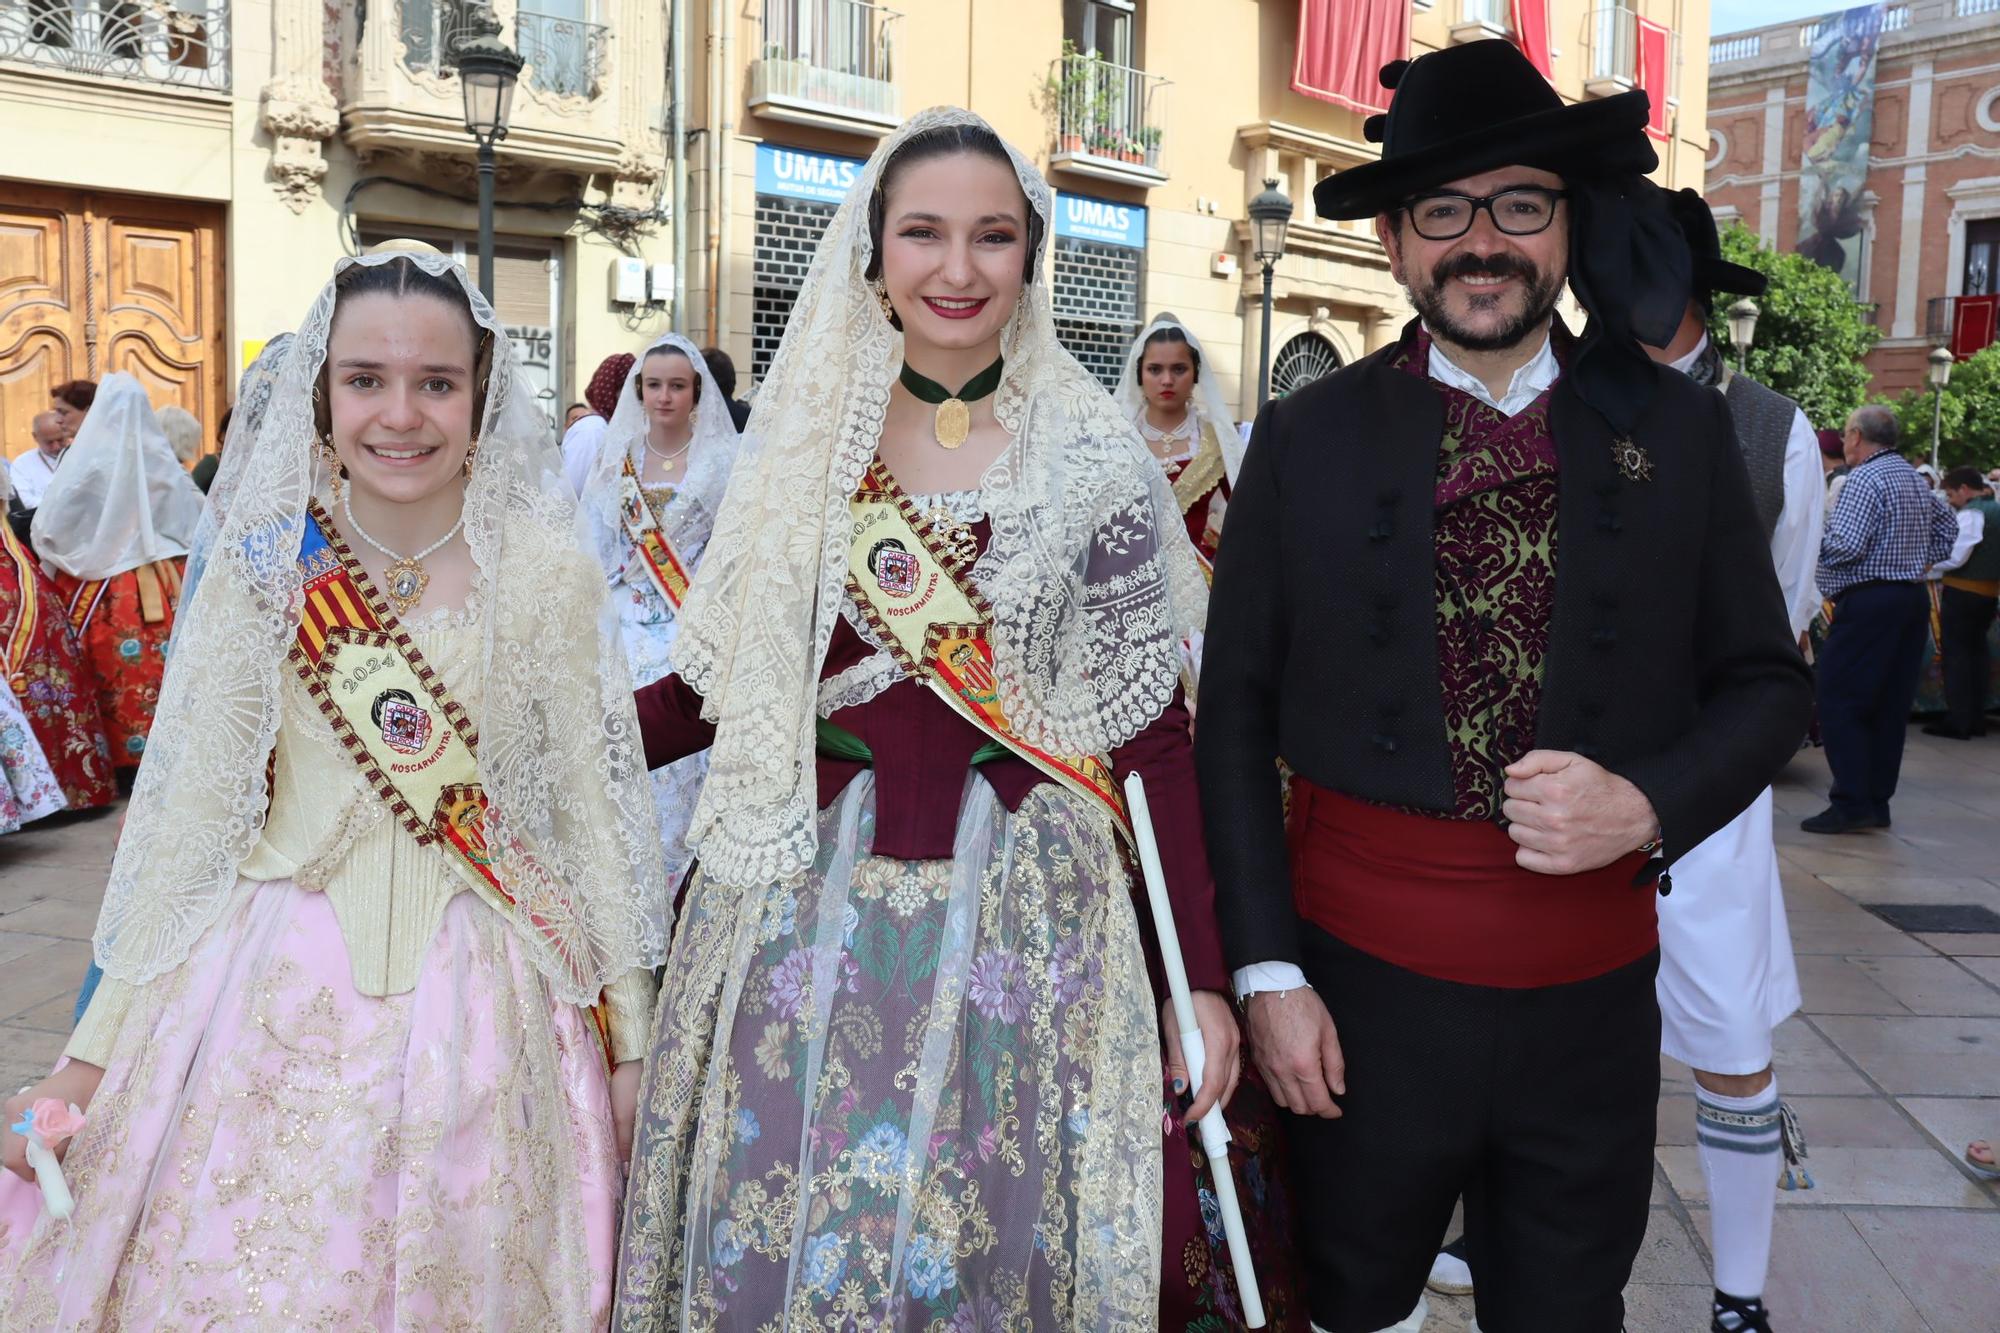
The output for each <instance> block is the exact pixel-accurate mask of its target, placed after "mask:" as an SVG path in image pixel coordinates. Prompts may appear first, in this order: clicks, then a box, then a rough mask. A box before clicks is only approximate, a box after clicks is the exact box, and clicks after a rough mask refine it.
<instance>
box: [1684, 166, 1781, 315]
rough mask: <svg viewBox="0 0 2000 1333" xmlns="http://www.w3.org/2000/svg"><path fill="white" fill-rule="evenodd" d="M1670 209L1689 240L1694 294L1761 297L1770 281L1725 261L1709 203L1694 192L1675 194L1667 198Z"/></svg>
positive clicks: (1685, 191) (1686, 191) (1752, 270)
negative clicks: (1719, 293) (1721, 293)
mask: <svg viewBox="0 0 2000 1333" xmlns="http://www.w3.org/2000/svg"><path fill="white" fill-rule="evenodd" d="M1667 208H1668V210H1669V211H1670V212H1672V213H1673V215H1674V221H1675V222H1676V223H1677V224H1679V226H1680V229H1681V235H1683V236H1685V237H1687V243H1688V254H1689V255H1690V256H1691V257H1692V258H1693V260H1694V290H1695V293H1696V294H1697V295H1707V296H1713V295H1714V294H1715V293H1717V292H1728V293H1729V294H1730V295H1732V296H1762V295H1763V294H1764V289H1765V288H1766V287H1769V286H1770V285H1771V280H1770V279H1769V278H1767V277H1765V276H1764V275H1763V274H1762V273H1759V272H1758V271H1757V270H1756V269H1754V268H1745V267H1743V265H1741V264H1732V263H1730V262H1729V261H1728V260H1727V259H1724V258H1723V257H1722V238H1721V237H1720V236H1719V235H1717V234H1716V230H1715V214H1714V213H1712V212H1710V211H1709V208H1708V201H1707V200H1706V199H1703V198H1702V197H1701V195H1700V194H1698V193H1697V192H1695V191H1694V190H1687V189H1682V190H1675V191H1674V192H1673V193H1672V194H1670V195H1668V196H1667Z"/></svg>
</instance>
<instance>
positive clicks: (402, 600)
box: [340, 495, 465, 616]
mask: <svg viewBox="0 0 2000 1333" xmlns="http://www.w3.org/2000/svg"><path fill="white" fill-rule="evenodd" d="M340 509H341V512H342V513H343V514H345V515H346V517H347V526H348V527H350V528H352V529H353V530H354V535H355V536H357V537H359V538H360V539H361V540H362V541H364V542H367V543H368V544H369V545H370V546H372V547H374V548H375V549H376V550H378V551H380V552H381V553H382V554H383V555H386V556H388V557H389V559H390V561H392V562H393V563H391V564H390V566H389V567H388V568H387V569H385V570H383V571H382V581H383V583H384V585H385V586H384V587H383V589H382V591H383V592H384V593H385V594H387V596H388V598H389V600H390V601H392V602H394V603H395V604H396V614H397V615H399V616H403V615H408V614H409V611H410V608H411V607H413V606H415V605H416V604H417V603H418V602H420V601H422V600H423V596H424V589H426V588H428V587H430V586H431V576H430V575H429V573H427V572H426V571H425V569H424V561H425V560H427V559H429V558H430V557H431V556H433V555H436V554H437V553H438V552H439V551H440V550H442V549H443V548H444V544H445V543H446V542H448V541H450V540H451V539H452V538H453V537H456V536H457V535H458V530H459V529H460V528H462V527H464V526H465V510H464V508H463V507H461V508H460V509H459V511H458V522H456V523H454V524H452V525H451V531H449V532H447V533H445V535H444V536H442V537H440V538H438V539H437V540H436V541H434V542H432V543H431V544H430V545H429V546H426V547H425V548H424V549H423V550H421V551H419V552H417V553H416V554H415V555H397V554H396V553H395V552H394V551H392V550H390V549H389V548H388V547H386V546H384V545H383V544H382V543H381V542H378V541H376V540H375V539H374V538H373V537H371V536H369V535H368V529H366V528H364V527H362V526H361V521H360V520H359V519H357V518H355V517H354V503H353V499H352V497H351V496H345V495H344V496H342V497H341V500H340Z"/></svg>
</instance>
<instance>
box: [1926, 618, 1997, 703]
mask: <svg viewBox="0 0 2000 1333" xmlns="http://www.w3.org/2000/svg"><path fill="white" fill-rule="evenodd" d="M1939 593H1940V595H1939V605H1938V651H1939V652H1940V653H1942V654H1943V656H1944V717H1945V725H1946V726H1948V727H1950V728H1951V729H1952V730H1953V731H1955V732H1957V733H1958V734H1959V735H1961V736H1978V735H1983V734H1985V731H1986V683H1987V671H1988V669H1989V668H1988V665H1987V651H1986V632H1987V631H1988V630H1989V629H1991V628H1992V627H1993V611H1994V607H1995V605H1996V602H1995V599H1993V598H1991V597H1982V596H1980V595H1979V594H1978V593H1976V592H1967V591H1966V590H1965V589H1963V588H1953V587H1948V586H1947V587H1945V588H1942V589H1940V590H1939Z"/></svg>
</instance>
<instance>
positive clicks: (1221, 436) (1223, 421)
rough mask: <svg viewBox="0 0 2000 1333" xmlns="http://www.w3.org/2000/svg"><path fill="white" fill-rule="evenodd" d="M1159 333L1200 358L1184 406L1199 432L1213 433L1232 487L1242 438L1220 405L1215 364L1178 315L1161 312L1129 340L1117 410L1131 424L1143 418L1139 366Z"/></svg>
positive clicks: (1240, 460)
mask: <svg viewBox="0 0 2000 1333" xmlns="http://www.w3.org/2000/svg"><path fill="white" fill-rule="evenodd" d="M1161 329H1172V330H1174V332H1176V333H1178V334H1179V335H1180V338H1181V341H1182V342H1184V343H1186V344H1187V345H1188V348H1189V349H1190V350H1191V351H1193V352H1194V354H1195V355H1196V356H1198V357H1200V358H1201V368H1200V369H1199V370H1197V371H1196V372H1195V379H1194V394H1193V397H1192V398H1191V399H1190V401H1189V403H1188V406H1189V407H1190V408H1192V409H1193V410H1194V414H1195V416H1197V417H1198V418H1200V421H1201V428H1202V429H1204V430H1213V431H1214V432H1215V441H1216V443H1217V444H1218V445H1219V446H1221V449H1222V468H1223V471H1224V472H1225V473H1226V474H1227V475H1228V477H1229V484H1230V485H1231V486H1234V485H1235V484H1236V473H1237V470H1238V469H1239V468H1241V467H1242V466H1243V437H1242V436H1241V435H1240V434H1239V433H1238V432H1237V429H1236V419H1235V418H1234V417H1232V416H1231V415H1230V414H1229V404H1228V403H1227V402H1225V401H1223V397H1222V385H1221V383H1220V381H1218V380H1217V379H1216V370H1215V362H1213V361H1211V360H1209V358H1208V349H1207V348H1206V347H1203V346H1202V345H1201V339H1199V338H1197V337H1195V336H1194V330H1193V329H1190V328H1189V327H1188V326H1187V325H1185V324H1183V323H1181V318H1180V316H1179V315H1176V314H1174V313H1173V312H1172V311H1170V310H1162V311H1161V312H1160V313H1159V314H1157V315H1155V316H1153V319H1152V322H1151V323H1149V324H1147V325H1146V327H1145V328H1143V329H1141V330H1140V331H1139V336H1138V337H1136V338H1134V339H1133V340H1132V348H1131V350H1130V351H1128V352H1126V353H1125V374H1124V377H1123V378H1121V379H1120V380H1119V381H1118V393H1117V398H1118V406H1119V407H1121V408H1123V409H1124V411H1125V415H1126V416H1128V417H1130V418H1131V419H1132V420H1133V421H1134V422H1137V421H1138V420H1139V419H1140V417H1142V416H1144V415H1145V412H1146V390H1145V387H1144V386H1143V385H1141V384H1140V383H1139V363H1140V362H1141V361H1143V360H1144V359H1145V355H1146V340H1147V339H1148V338H1150V337H1152V336H1153V335H1154V334H1156V333H1158V332H1159V331H1160V330H1161Z"/></svg>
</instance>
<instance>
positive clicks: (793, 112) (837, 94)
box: [749, 0, 903, 136]
mask: <svg viewBox="0 0 2000 1333" xmlns="http://www.w3.org/2000/svg"><path fill="white" fill-rule="evenodd" d="M901 17H902V14H900V13H899V12H897V11H896V10H893V9H890V8H888V7H886V6H884V5H879V4H872V3H869V2H868V0H764V54H763V58H762V59H760V60H756V61H753V62H752V63H751V66H750V98H749V105H750V108H751V110H753V111H755V112H757V114H759V115H761V116H768V117H770V118H771V119H773V120H785V121H791V122H794V123H796V124H802V125H819V126H824V127H826V128H830V129H839V130H846V131H849V132H853V133H861V134H871V135H877V136H880V135H883V134H887V133H888V132H889V131H890V130H892V129H894V128H895V127H896V126H897V125H898V124H900V123H901V122H902V119H903V115H902V99H901V96H900V94H899V93H898V91H897V88H896V84H895V64H896V20H898V19H900V18H901Z"/></svg>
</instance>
